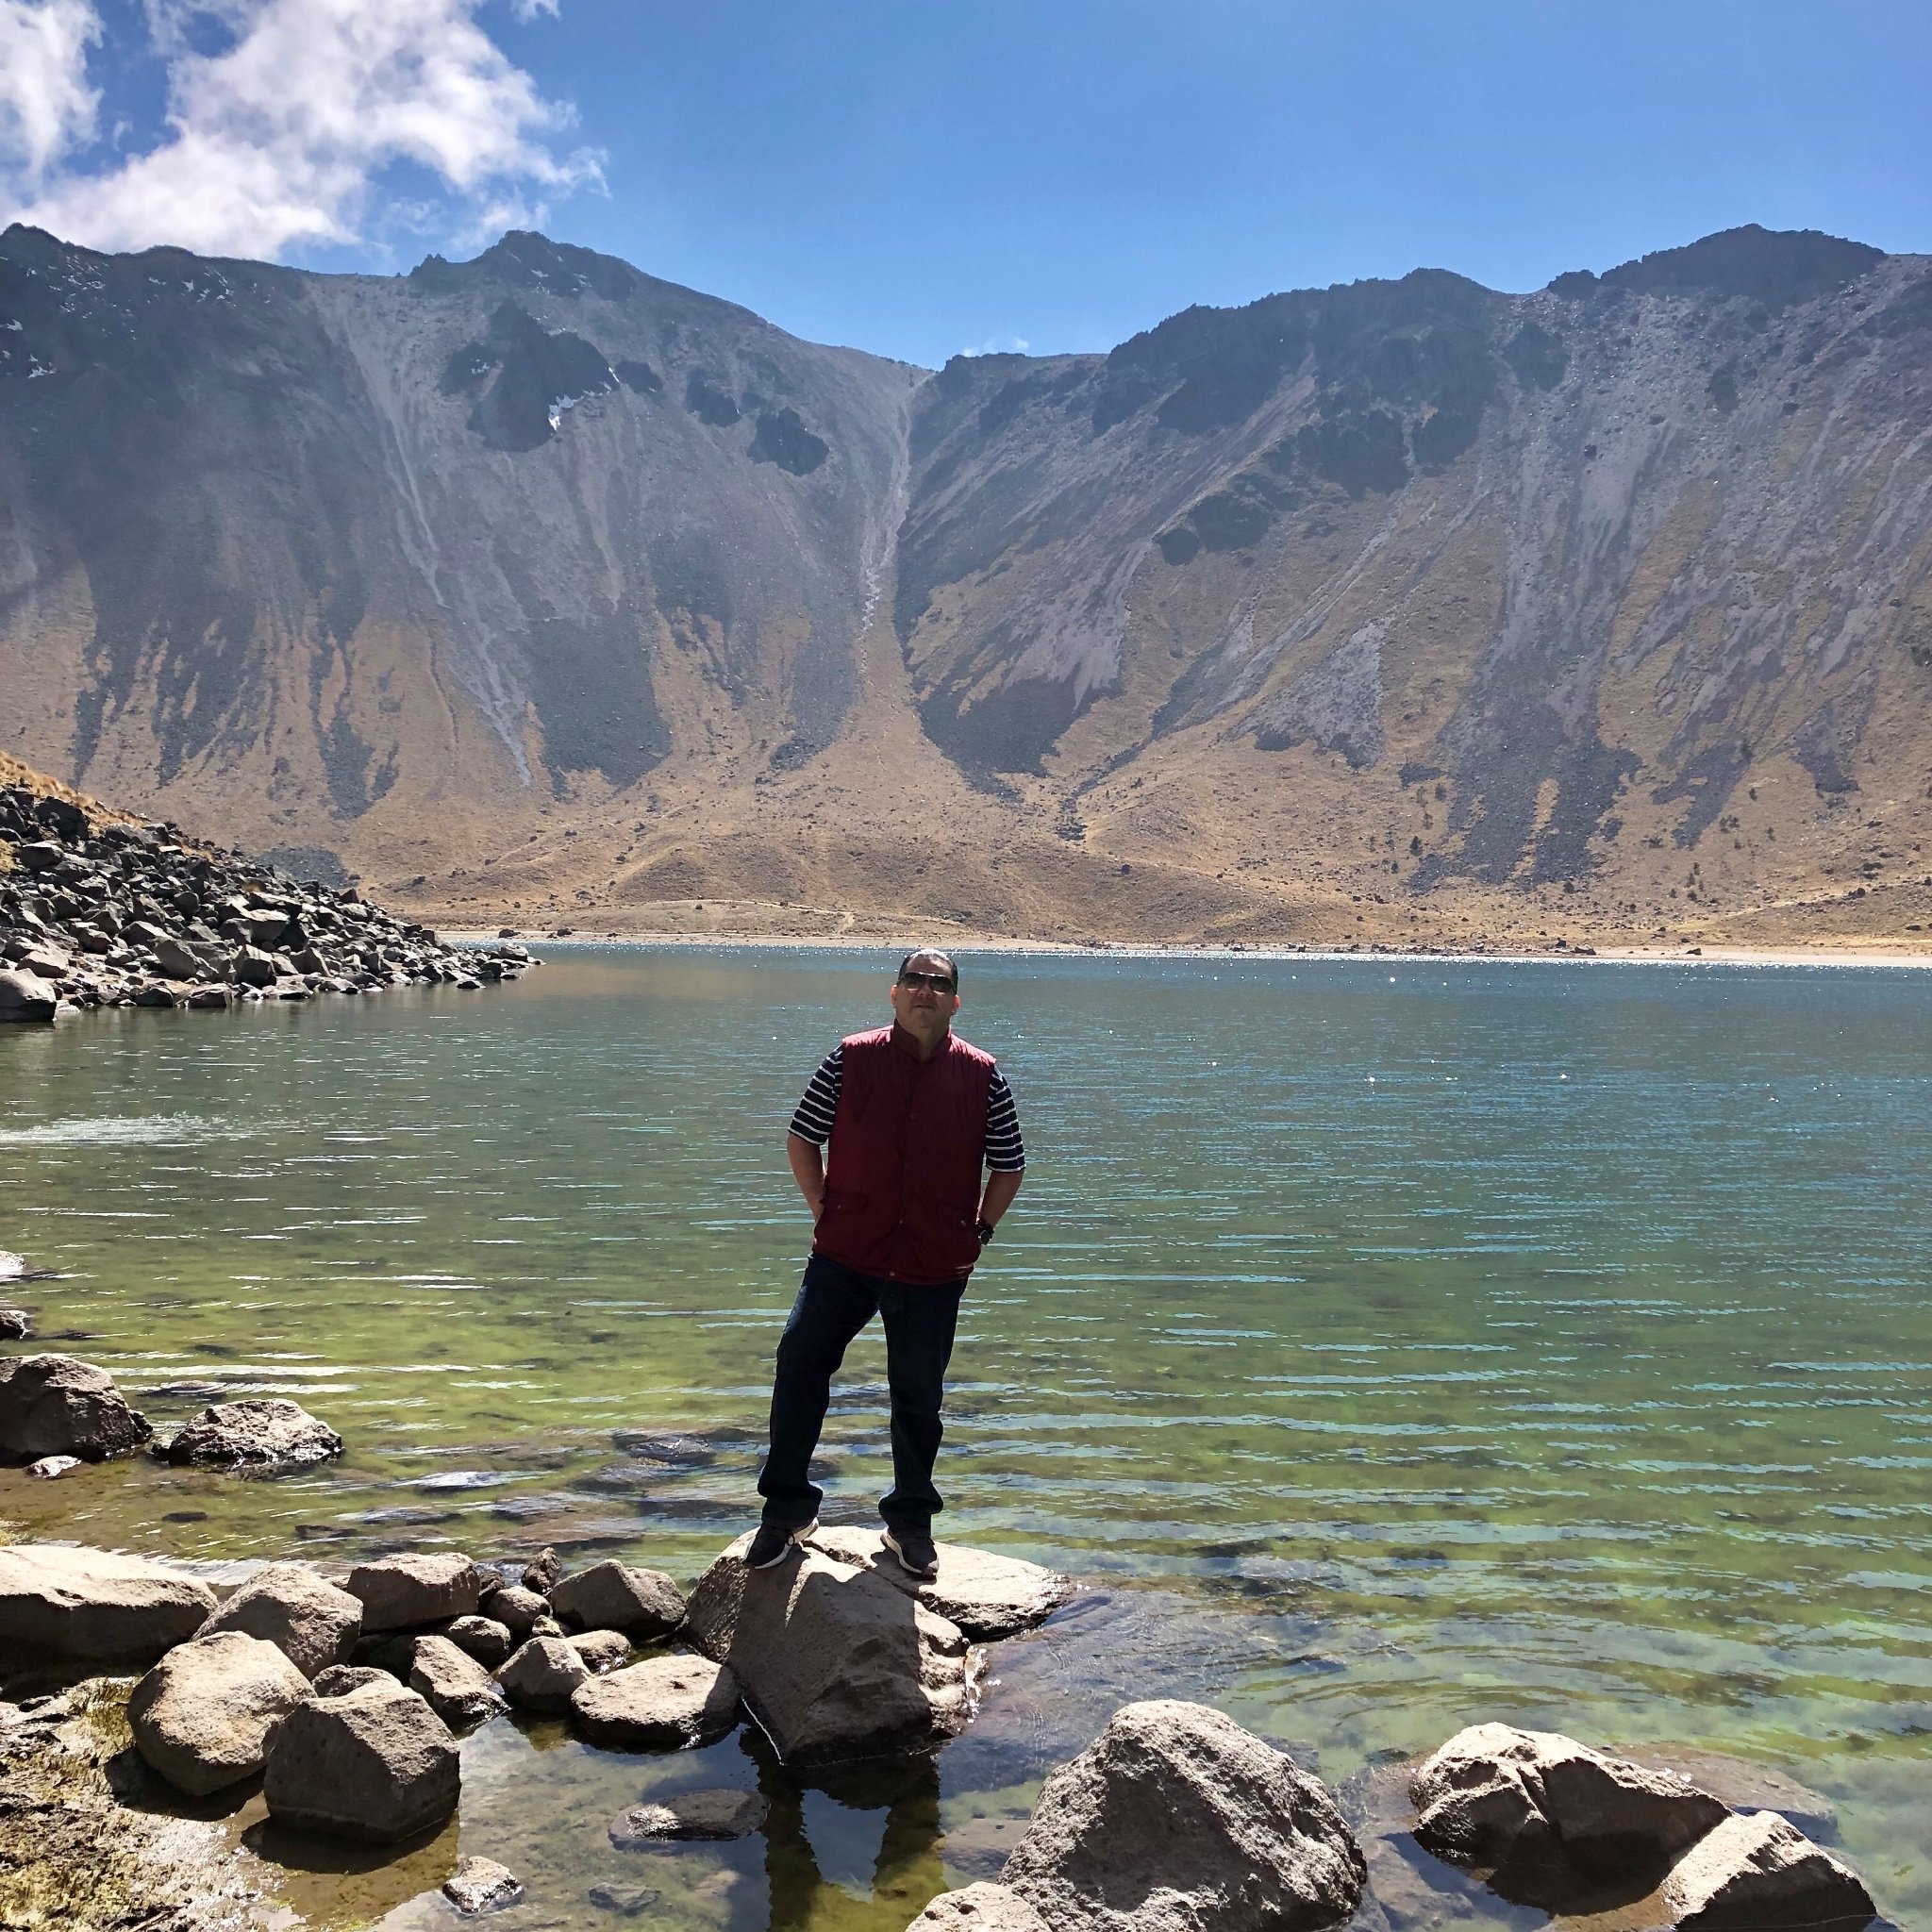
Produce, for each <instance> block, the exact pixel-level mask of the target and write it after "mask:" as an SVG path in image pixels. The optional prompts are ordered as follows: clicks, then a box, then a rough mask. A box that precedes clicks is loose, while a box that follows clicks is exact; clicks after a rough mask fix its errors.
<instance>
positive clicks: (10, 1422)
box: [0, 1355, 154, 1462]
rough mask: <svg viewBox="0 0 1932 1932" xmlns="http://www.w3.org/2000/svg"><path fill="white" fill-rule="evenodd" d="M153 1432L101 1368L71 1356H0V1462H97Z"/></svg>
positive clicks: (136, 1444)
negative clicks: (67, 1459)
mask: <svg viewBox="0 0 1932 1932" xmlns="http://www.w3.org/2000/svg"><path fill="white" fill-rule="evenodd" d="M153 1434H154V1431H153V1430H152V1429H151V1428H149V1427H148V1423H147V1418H146V1417H145V1416H144V1415H142V1413H141V1412H140V1411H139V1410H138V1409H133V1408H130V1407H128V1406H127V1404H126V1402H125V1400H124V1399H123V1397H122V1394H121V1391H119V1390H118V1389H116V1388H115V1387H114V1378H113V1376H111V1375H110V1374H108V1372H107V1370H106V1369H97V1368H95V1367H94V1366H93V1364H92V1362H83V1361H76V1360H75V1358H74V1357H72V1356H71V1355H20V1356H11V1357H7V1358H5V1359H0V1460H4V1461H8V1462H35V1461H38V1460H39V1459H40V1458H41V1457H42V1456H78V1457H80V1458H81V1460H82V1461H83V1462H102V1461H105V1460H106V1459H107V1458H108V1457H110V1456H122V1455H125V1454H126V1452H127V1451H128V1450H130V1449H138V1448H139V1447H140V1446H141V1445H142V1443H143V1442H145V1441H147V1439H148V1438H149V1437H150V1436H151V1435H153Z"/></svg>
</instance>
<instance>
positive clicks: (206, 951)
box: [0, 785, 532, 1021]
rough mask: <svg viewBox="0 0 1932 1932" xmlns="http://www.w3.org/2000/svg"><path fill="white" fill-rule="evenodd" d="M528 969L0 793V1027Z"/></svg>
mask: <svg viewBox="0 0 1932 1932" xmlns="http://www.w3.org/2000/svg"><path fill="white" fill-rule="evenodd" d="M531 963H532V961H531V960H530V958H529V955H528V954H527V952H526V951H525V949H524V948H523V947H522V946H521V945H517V944H515V943H513V942H509V941H497V942H495V943H492V944H491V945H490V946H488V947H484V948H480V949H470V948H464V947H458V946H449V945H444V944H443V943H442V942H441V941H440V940H438V938H437V936H436V935H435V933H433V932H432V931H431V930H430V929H429V928H428V927H427V926H425V925H418V924H411V923H409V922H408V921H407V920H403V919H399V918H397V917H396V916H395V915H394V914H393V913H391V912H386V911H384V910H383V909H382V908H380V907H379V906H372V905H370V904H369V903H368V902H367V901H366V900H364V899H363V897H362V896H361V894H360V893H359V892H358V891H356V890H355V889H354V888H353V887H347V888H343V889H341V890H340V891H331V890H330V889H329V888H328V887H326V886H323V885H318V884H314V883H312V882H310V883H304V882H302V881H300V880H298V879H296V878H294V877H292V876H291V874H288V873H286V872H283V871H281V870H280V869H279V868H278V867H275V866H272V865H269V864H266V863H265V862H263V861H261V860H259V859H251V858H247V857H245V856H244V855H243V854H242V853H241V852H240V851H223V850H220V849H219V848H217V847H214V846H209V845H203V844H199V843H197V842H195V841H192V840H189V839H187V838H185V837H184V836H183V835H182V834H181V833H180V831H179V830H178V829H177V828H176V827H175V826H174V825H171V824H143V823H140V822H136V821H116V820H110V819H108V818H107V817H105V816H101V817H98V818H91V817H90V815H89V813H88V812H87V811H85V810H84V809H83V808H81V807H79V806H77V805H75V804H73V803H71V802H70V801H68V800H66V799H62V798H53V797H42V796H39V795H37V794H36V793H35V792H33V791H30V790H29V789H28V788H26V787H25V786H18V785H16V786H8V787H5V788H0V1021H7V1020H51V1019H53V1018H54V1017H55V1016H56V1014H57V1013H58V1011H59V1010H60V1008H61V1007H62V1006H68V1007H128V1006H136V1007H229V1006H233V1005H235V1004H236V1003H238V1002H240V1001H242V1000H261V999H284V1000H291V999H292V1000H306V999H311V998H313V997H314V996H315V995H316V994H317V993H324V992H341V993H369V992H381V991H386V990H387V989H388V988H390V987H397V986H427V985H434V984H439V983H440V984H442V985H446V986H455V987H460V988H469V989H475V988H478V987H481V986H484V985H486V984H489V983H492V982H494V981H497V980H501V979H514V978H516V977H517V976H518V975H519V974H522V973H523V972H524V970H525V968H526V967H527V966H529V965H530V964H531Z"/></svg>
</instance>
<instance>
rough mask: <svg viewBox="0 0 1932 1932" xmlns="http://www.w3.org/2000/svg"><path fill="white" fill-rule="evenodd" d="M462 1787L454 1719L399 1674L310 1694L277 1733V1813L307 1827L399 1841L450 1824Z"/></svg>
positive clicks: (271, 1776)
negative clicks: (336, 1693)
mask: <svg viewBox="0 0 1932 1932" xmlns="http://www.w3.org/2000/svg"><path fill="white" fill-rule="evenodd" d="M461 1792H462V1773H461V1769H460V1754H459V1753H458V1749H457V1740H456V1739H455V1738H454V1737H452V1736H451V1735H450V1730H449V1726H448V1725H447V1724H444V1723H443V1721H442V1720H441V1718H440V1717H438V1716H437V1714H436V1713H435V1712H434V1711H433V1710H431V1709H430V1707H429V1706H428V1704H427V1703H425V1700H424V1699H423V1698H422V1697H420V1696H418V1695H417V1693H416V1692H415V1691H408V1690H405V1689H404V1688H403V1686H402V1685H400V1684H398V1683H395V1682H394V1681H393V1680H391V1679H385V1680H382V1681H380V1682H376V1683H371V1684H358V1686H357V1687H356V1689H355V1690H353V1691H346V1692H345V1693H344V1694H343V1695H341V1696H340V1697H313V1696H311V1697H308V1698H305V1699H304V1700H303V1702H301V1703H300V1704H298V1705H296V1706H295V1707H294V1708H293V1709H292V1710H291V1711H290V1712H289V1714H288V1716H287V1717H285V1718H284V1719H283V1720H282V1722H281V1723H280V1724H278V1725H276V1727H275V1732H274V1734H273V1736H272V1737H271V1738H270V1740H269V1747H268V1761H267V1764H266V1766H265V1767H264V1770H263V1774H262V1795H263V1797H264V1798H265V1799H266V1801H267V1804H268V1810H269V1816H270V1817H271V1818H273V1819H275V1821H276V1822H277V1823H278V1824H289V1825H293V1826H294V1827H296V1828H297V1829H298V1830H302V1831H320V1832H329V1833H334V1834H337V1835H339V1836H341V1837H343V1838H352V1839H360V1840H367V1841H370V1842H373V1843H377V1844H394V1843H397V1842H399V1841H400V1840H403V1839H407V1838H413V1837H415V1835H416V1834H417V1833H418V1832H420V1831H426V1830H428V1829H429V1827H430V1826H431V1825H435V1824H441V1823H442V1821H443V1820H444V1819H445V1818H447V1817H448V1816H449V1815H450V1813H451V1812H452V1811H454V1810H455V1809H456V1807H457V1802H458V1798H459V1797H460V1796H461Z"/></svg>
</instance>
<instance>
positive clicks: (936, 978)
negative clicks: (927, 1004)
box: [899, 972, 954, 992]
mask: <svg viewBox="0 0 1932 1932" xmlns="http://www.w3.org/2000/svg"><path fill="white" fill-rule="evenodd" d="M899 984H900V985H901V986H929V987H931V988H932V990H933V991H935V992H951V991H952V990H953V986H954V981H953V977H952V975H951V974H946V973H918V972H907V973H902V974H900V975H899Z"/></svg>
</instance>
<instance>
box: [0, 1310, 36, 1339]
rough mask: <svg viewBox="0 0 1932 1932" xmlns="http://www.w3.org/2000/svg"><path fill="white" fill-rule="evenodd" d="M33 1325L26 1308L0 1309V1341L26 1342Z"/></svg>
mask: <svg viewBox="0 0 1932 1932" xmlns="http://www.w3.org/2000/svg"><path fill="white" fill-rule="evenodd" d="M33 1325H34V1324H33V1317H32V1316H31V1315H29V1314H28V1313H27V1311H26V1310H25V1308H0V1341H25V1340H26V1338H27V1335H28V1332H29V1331H30V1330H31V1329H32V1327H33Z"/></svg>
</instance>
